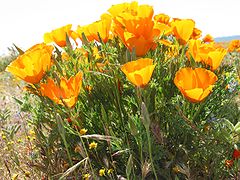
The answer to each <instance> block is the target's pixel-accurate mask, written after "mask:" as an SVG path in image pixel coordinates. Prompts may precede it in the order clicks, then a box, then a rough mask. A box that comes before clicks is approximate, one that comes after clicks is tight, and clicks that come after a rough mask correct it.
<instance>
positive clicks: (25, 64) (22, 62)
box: [6, 43, 53, 84]
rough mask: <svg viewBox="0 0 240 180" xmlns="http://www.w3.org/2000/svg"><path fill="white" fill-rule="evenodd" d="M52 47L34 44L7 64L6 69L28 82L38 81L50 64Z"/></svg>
mask: <svg viewBox="0 0 240 180" xmlns="http://www.w3.org/2000/svg"><path fill="white" fill-rule="evenodd" d="M52 51H53V47H52V46H48V45H45V44H44V43H43V44H36V45H34V46H33V47H31V48H30V49H28V50H27V51H26V52H25V53H24V54H22V55H20V56H18V57H17V59H16V60H14V61H13V62H12V63H10V64H9V65H8V67H7V68H6V71H8V72H10V73H12V74H14V75H15V76H17V77H19V78H20V79H22V80H24V81H26V82H28V83H32V84H35V83H39V82H40V80H41V79H42V78H43V76H44V75H45V72H46V71H47V70H48V69H50V67H51V65H52V60H51V56H52Z"/></svg>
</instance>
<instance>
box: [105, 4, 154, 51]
mask: <svg viewBox="0 0 240 180" xmlns="http://www.w3.org/2000/svg"><path fill="white" fill-rule="evenodd" d="M108 12H110V14H111V15H112V19H113V28H112V31H113V33H114V35H116V36H117V37H119V38H120V39H121V40H122V41H123V43H124V44H125V46H126V47H127V48H128V49H129V50H130V51H132V50H133V49H135V50H136V55H137V56H144V55H145V54H146V53H147V52H148V51H149V50H150V49H151V48H153V47H155V45H156V43H155V42H154V38H155V36H156V35H157V33H158V32H159V30H157V31H154V21H153V20H152V17H153V8H152V7H151V6H148V5H138V3H137V2H133V3H123V4H119V5H115V6H112V7H111V8H110V9H109V10H108Z"/></svg>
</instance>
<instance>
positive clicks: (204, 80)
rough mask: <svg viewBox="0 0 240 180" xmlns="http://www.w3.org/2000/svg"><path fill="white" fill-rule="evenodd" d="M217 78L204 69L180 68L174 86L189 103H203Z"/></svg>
mask: <svg viewBox="0 0 240 180" xmlns="http://www.w3.org/2000/svg"><path fill="white" fill-rule="evenodd" d="M217 79H218V78H217V76H216V75H215V74H214V73H213V72H211V71H209V70H207V69H204V68H196V69H192V68H182V69H180V70H179V71H178V72H177V73H176V75H175V78H174V84H175V85H176V86H177V87H178V89H179V90H180V91H181V93H182V94H183V96H184V97H185V98H186V99H188V100H189V101H190V102H193V103H195V102H201V101H203V100H204V99H205V98H206V97H207V96H208V95H209V94H210V93H211V92H212V89H213V86H214V85H213V84H214V83H215V82H216V81H217Z"/></svg>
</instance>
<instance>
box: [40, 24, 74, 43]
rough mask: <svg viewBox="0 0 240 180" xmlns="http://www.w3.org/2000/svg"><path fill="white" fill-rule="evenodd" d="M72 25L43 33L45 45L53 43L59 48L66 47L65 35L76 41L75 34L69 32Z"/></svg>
mask: <svg viewBox="0 0 240 180" xmlns="http://www.w3.org/2000/svg"><path fill="white" fill-rule="evenodd" d="M71 27H72V25H71V24H68V25H66V26H62V27H60V28H57V29H55V30H52V31H51V32H48V33H45V34H44V36H43V38H44V42H45V43H51V42H55V43H56V44H57V45H58V46H60V47H65V46H66V35H68V36H69V37H72V38H73V39H74V40H76V38H77V37H76V34H75V32H73V31H72V30H71Z"/></svg>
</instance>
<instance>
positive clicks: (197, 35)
mask: <svg viewBox="0 0 240 180" xmlns="http://www.w3.org/2000/svg"><path fill="white" fill-rule="evenodd" d="M201 36H202V31H201V30H200V29H198V28H193V33H192V35H191V39H198V38H200V37H201Z"/></svg>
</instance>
